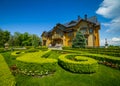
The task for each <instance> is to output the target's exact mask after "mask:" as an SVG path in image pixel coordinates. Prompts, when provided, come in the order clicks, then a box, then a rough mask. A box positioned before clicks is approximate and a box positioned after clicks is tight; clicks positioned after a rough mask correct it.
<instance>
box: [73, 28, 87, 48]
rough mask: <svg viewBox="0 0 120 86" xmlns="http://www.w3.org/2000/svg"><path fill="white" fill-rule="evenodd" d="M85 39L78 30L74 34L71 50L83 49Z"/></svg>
mask: <svg viewBox="0 0 120 86" xmlns="http://www.w3.org/2000/svg"><path fill="white" fill-rule="evenodd" d="M85 46H86V39H85V37H84V35H83V34H82V33H81V32H80V30H79V31H78V32H77V33H76V37H75V38H74V39H73V42H72V47H73V48H85Z"/></svg>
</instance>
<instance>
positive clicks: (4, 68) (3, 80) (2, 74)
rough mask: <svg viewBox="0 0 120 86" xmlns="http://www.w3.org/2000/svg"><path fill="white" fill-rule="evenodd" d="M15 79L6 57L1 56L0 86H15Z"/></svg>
mask: <svg viewBox="0 0 120 86" xmlns="http://www.w3.org/2000/svg"><path fill="white" fill-rule="evenodd" d="M15 84H16V82H15V78H14V77H13V76H12V74H11V72H10V70H9V68H8V65H7V64H6V62H5V60H4V57H3V56H2V55H1V54H0V86H15Z"/></svg>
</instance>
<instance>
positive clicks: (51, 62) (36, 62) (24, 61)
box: [16, 52, 57, 75]
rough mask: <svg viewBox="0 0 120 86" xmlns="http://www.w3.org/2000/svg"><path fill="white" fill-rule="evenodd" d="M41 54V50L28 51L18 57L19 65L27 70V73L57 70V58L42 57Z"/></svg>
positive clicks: (38, 73)
mask: <svg viewBox="0 0 120 86" xmlns="http://www.w3.org/2000/svg"><path fill="white" fill-rule="evenodd" d="M41 54H42V53H41V52H35V53H26V54H24V55H22V56H20V57H17V58H16V60H17V63H16V64H17V67H18V68H19V69H20V70H22V71H23V72H25V74H26V73H27V75H29V74H30V73H32V74H36V75H41V74H43V73H46V72H49V73H50V72H55V71H56V66H57V60H56V59H48V58H47V59H46V58H41V56H40V55H41ZM36 71H37V72H36Z"/></svg>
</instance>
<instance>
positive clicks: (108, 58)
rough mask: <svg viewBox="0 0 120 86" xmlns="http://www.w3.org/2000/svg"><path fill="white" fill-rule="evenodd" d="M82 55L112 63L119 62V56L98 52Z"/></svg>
mask: <svg viewBox="0 0 120 86" xmlns="http://www.w3.org/2000/svg"><path fill="white" fill-rule="evenodd" d="M84 56H88V57H91V58H94V59H97V60H99V61H106V62H112V63H114V64H120V58H118V57H113V56H107V55H100V54H86V55H84Z"/></svg>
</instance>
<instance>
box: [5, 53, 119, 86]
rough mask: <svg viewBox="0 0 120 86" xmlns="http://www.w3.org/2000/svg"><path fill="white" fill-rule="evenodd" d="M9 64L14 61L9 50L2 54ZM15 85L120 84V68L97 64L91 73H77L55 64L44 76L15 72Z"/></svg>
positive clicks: (88, 85) (107, 85)
mask: <svg viewBox="0 0 120 86" xmlns="http://www.w3.org/2000/svg"><path fill="white" fill-rule="evenodd" d="M61 54H62V52H60V51H51V52H50V55H48V56H47V57H46V58H54V59H57V58H58V56H59V55H61ZM3 56H4V58H5V60H6V62H7V64H8V65H9V66H11V65H13V64H15V63H16V60H15V58H16V57H15V56H11V55H10V52H8V53H4V54H3ZM14 77H15V79H16V86H120V82H119V81H120V70H116V69H113V68H110V67H107V66H104V65H100V64H99V65H98V71H97V72H96V73H93V74H77V73H71V72H69V71H66V70H64V69H63V68H62V67H60V66H59V65H57V71H56V72H55V73H54V74H52V75H48V76H44V77H33V76H26V75H23V74H16V75H15V76H14Z"/></svg>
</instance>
